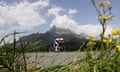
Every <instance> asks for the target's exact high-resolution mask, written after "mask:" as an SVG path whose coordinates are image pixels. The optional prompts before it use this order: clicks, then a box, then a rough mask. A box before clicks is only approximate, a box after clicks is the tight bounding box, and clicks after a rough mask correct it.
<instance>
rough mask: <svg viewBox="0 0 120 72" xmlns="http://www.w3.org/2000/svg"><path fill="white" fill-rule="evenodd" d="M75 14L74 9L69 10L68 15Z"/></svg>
mask: <svg viewBox="0 0 120 72" xmlns="http://www.w3.org/2000/svg"><path fill="white" fill-rule="evenodd" d="M77 12H78V11H77V10H76V9H69V11H68V14H76V13H77Z"/></svg>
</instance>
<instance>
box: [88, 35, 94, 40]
mask: <svg viewBox="0 0 120 72" xmlns="http://www.w3.org/2000/svg"><path fill="white" fill-rule="evenodd" d="M87 39H88V40H95V36H94V35H89V36H88V37H87Z"/></svg>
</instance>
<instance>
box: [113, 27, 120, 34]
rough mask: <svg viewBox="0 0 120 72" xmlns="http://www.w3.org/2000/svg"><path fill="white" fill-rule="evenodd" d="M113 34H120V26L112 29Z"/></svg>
mask: <svg viewBox="0 0 120 72" xmlns="http://www.w3.org/2000/svg"><path fill="white" fill-rule="evenodd" d="M112 34H113V35H119V34H120V28H114V29H113V30H112Z"/></svg>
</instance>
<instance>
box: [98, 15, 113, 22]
mask: <svg viewBox="0 0 120 72" xmlns="http://www.w3.org/2000/svg"><path fill="white" fill-rule="evenodd" d="M98 19H99V20H100V21H104V20H107V21H108V20H112V19H113V16H112V15H109V16H104V15H103V16H102V15H99V16H98Z"/></svg>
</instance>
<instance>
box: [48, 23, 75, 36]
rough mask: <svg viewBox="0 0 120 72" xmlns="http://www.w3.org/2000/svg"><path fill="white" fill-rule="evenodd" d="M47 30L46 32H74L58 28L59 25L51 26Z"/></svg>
mask: <svg viewBox="0 0 120 72" xmlns="http://www.w3.org/2000/svg"><path fill="white" fill-rule="evenodd" d="M47 32H48V33H55V34H75V33H74V32H73V31H71V30H70V29H65V28H59V27H56V26H55V25H54V26H52V27H51V28H50V29H49V30H48V31H47Z"/></svg>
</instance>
